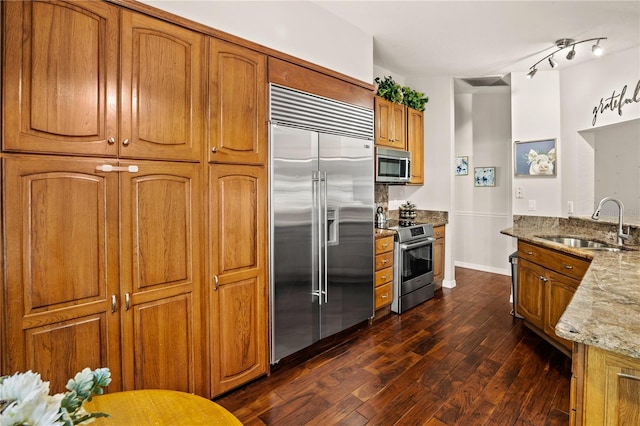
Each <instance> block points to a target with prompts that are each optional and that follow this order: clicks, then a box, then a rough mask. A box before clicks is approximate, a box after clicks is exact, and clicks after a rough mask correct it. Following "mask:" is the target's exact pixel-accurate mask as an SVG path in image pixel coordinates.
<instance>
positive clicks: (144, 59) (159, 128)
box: [118, 11, 206, 161]
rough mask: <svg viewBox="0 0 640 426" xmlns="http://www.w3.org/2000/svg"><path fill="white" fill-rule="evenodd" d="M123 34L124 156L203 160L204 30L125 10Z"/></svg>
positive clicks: (122, 131)
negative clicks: (192, 29)
mask: <svg viewBox="0 0 640 426" xmlns="http://www.w3.org/2000/svg"><path fill="white" fill-rule="evenodd" d="M121 38H122V40H121V55H120V60H121V85H122V86H121V90H122V93H121V103H122V106H121V132H120V139H119V141H118V144H119V146H120V157H125V158H149V159H165V160H182V161H199V160H200V158H201V156H202V141H203V140H204V96H203V93H204V91H203V85H204V81H203V77H204V74H205V73H204V66H205V65H206V61H205V57H206V56H205V54H206V52H205V49H204V48H205V43H204V36H203V35H201V34H199V33H196V32H194V31H190V30H188V29H185V28H182V27H178V26H176V25H172V24H169V23H166V22H164V21H160V20H158V19H154V18H150V17H147V16H144V15H140V14H137V13H132V12H128V11H123V12H122V30H121Z"/></svg>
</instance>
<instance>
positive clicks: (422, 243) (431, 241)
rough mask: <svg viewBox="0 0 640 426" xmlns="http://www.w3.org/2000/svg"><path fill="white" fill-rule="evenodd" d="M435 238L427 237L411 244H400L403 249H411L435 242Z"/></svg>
mask: <svg viewBox="0 0 640 426" xmlns="http://www.w3.org/2000/svg"><path fill="white" fill-rule="evenodd" d="M435 240H436V239H435V238H433V237H429V238H426V239H424V240H420V241H418V242H415V243H411V244H407V243H401V244H400V249H402V250H411V249H413V248H416V247H421V246H424V245H427V244H433V242H434V241H435Z"/></svg>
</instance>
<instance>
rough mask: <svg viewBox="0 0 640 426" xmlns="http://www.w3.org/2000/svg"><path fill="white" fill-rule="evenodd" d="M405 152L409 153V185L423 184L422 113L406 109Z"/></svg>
mask: <svg viewBox="0 0 640 426" xmlns="http://www.w3.org/2000/svg"><path fill="white" fill-rule="evenodd" d="M407 151H409V152H411V180H410V181H409V183H408V184H409V185H423V184H424V113H423V112H422V111H418V110H415V109H413V108H407Z"/></svg>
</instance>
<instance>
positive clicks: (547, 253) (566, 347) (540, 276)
mask: <svg viewBox="0 0 640 426" xmlns="http://www.w3.org/2000/svg"><path fill="white" fill-rule="evenodd" d="M588 267H589V262H588V261H587V260H586V259H581V258H577V257H574V256H570V255H568V254H565V253H561V252H558V251H555V250H551V249H547V248H544V247H539V246H536V245H533V244H529V243H526V242H523V241H519V242H518V295H517V302H518V313H520V314H521V315H522V316H523V317H524V319H525V322H526V324H527V325H529V326H530V328H532V329H533V330H534V331H536V332H537V333H538V334H540V335H541V336H542V337H544V338H546V339H547V340H549V341H550V342H551V343H553V344H554V345H555V346H556V347H558V348H559V349H560V350H562V351H563V352H565V353H567V354H568V353H570V352H571V348H572V342H570V341H568V340H565V339H562V338H561V337H558V336H556V334H555V327H556V324H557V323H558V320H559V319H560V317H561V316H562V314H563V312H564V310H565V309H566V307H567V305H568V304H569V302H571V298H572V297H573V294H574V293H575V291H576V289H577V288H578V285H579V284H580V280H581V279H582V277H583V276H584V274H585V273H586V271H587V268H588Z"/></svg>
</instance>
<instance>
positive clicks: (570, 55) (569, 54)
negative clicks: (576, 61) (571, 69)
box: [567, 44, 576, 60]
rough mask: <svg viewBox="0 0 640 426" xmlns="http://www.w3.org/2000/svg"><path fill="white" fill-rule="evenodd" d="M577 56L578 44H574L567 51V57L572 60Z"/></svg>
mask: <svg viewBox="0 0 640 426" xmlns="http://www.w3.org/2000/svg"><path fill="white" fill-rule="evenodd" d="M575 57H576V45H575V44H574V45H573V48H572V49H571V50H570V51H569V53H567V59H568V60H572V59H573V58H575Z"/></svg>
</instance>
